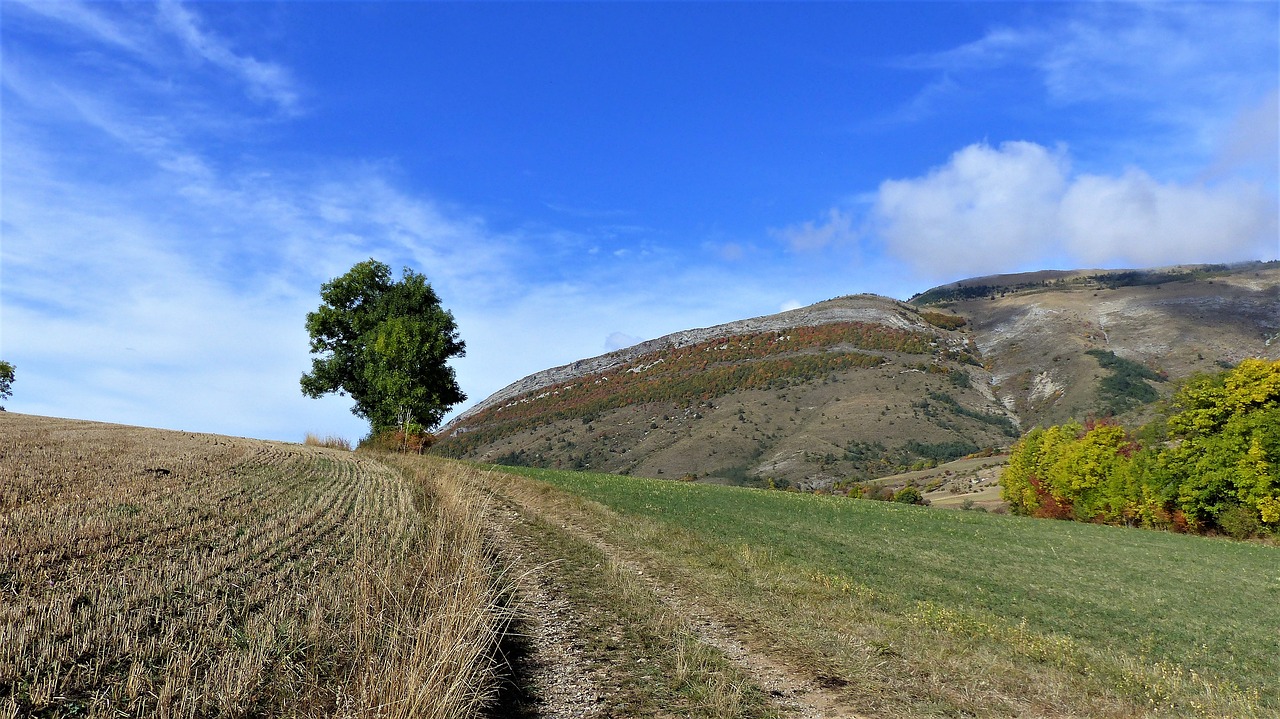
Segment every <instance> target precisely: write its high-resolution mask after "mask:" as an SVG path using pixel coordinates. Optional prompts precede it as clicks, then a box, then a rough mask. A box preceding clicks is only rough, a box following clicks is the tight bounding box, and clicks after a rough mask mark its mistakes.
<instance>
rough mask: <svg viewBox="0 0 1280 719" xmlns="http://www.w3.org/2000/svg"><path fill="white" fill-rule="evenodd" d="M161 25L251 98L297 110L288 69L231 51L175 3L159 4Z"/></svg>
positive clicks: (189, 13)
mask: <svg viewBox="0 0 1280 719" xmlns="http://www.w3.org/2000/svg"><path fill="white" fill-rule="evenodd" d="M159 8H160V17H161V18H162V19H163V21H164V22H163V24H164V26H165V27H167V28H168V29H169V30H170V31H171V32H173V34H174V36H175V37H177V38H178V39H179V40H180V41H181V42H182V44H183V46H184V47H185V48H186V49H187V50H188V51H189V52H191V53H193V54H195V55H196V56H197V57H199V58H201V59H203V60H205V61H207V62H209V63H211V64H212V65H214V66H215V67H217V68H220V69H222V70H224V71H226V72H228V73H230V74H231V75H233V76H238V77H239V78H240V79H241V80H243V81H244V83H245V84H246V86H247V87H248V89H249V92H250V93H252V94H253V95H254V96H256V97H258V98H260V99H264V100H268V101H270V102H273V103H275V104H276V105H278V106H279V107H280V109H281V110H283V111H285V112H288V113H292V112H295V111H297V110H298V90H297V88H296V84H295V82H294V80H293V79H292V77H291V76H290V73H289V71H288V70H286V69H285V68H284V67H282V66H280V65H277V64H275V63H271V62H263V61H260V60H258V59H256V58H254V57H251V56H249V55H245V54H238V53H236V52H235V51H233V50H232V49H231V47H230V46H229V45H228V43H227V41H226V40H225V39H223V38H220V37H218V36H217V35H215V34H213V33H211V32H209V31H207V30H205V29H204V28H202V27H201V23H200V20H199V18H197V17H196V15H195V14H194V13H192V12H190V11H188V10H187V9H186V8H185V7H183V6H182V5H181V4H179V3H178V2H176V1H175V0H163V2H161V3H160V6H159Z"/></svg>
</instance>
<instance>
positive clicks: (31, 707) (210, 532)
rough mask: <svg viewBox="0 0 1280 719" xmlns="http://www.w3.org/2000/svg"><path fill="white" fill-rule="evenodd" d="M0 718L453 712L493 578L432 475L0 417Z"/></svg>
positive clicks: (472, 508) (490, 647) (295, 450)
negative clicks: (1, 459)
mask: <svg viewBox="0 0 1280 719" xmlns="http://www.w3.org/2000/svg"><path fill="white" fill-rule="evenodd" d="M0 458H3V461H0V595H3V597H4V599H3V600H0V717H18V716H23V717H63V716H90V717H122V716H124V717H129V716H161V717H168V716H172V717H194V716H202V717H204V716H208V717H240V716H282V717H303V716H316V717H321V716H323V717H330V716H381V717H409V716H414V717H439V718H441V719H443V718H445V717H460V716H471V715H474V713H475V712H476V711H477V710H478V709H479V708H481V707H483V706H484V705H486V704H487V703H488V702H489V701H491V700H492V697H493V693H494V690H495V687H496V686H497V684H498V682H497V673H498V672H499V671H500V664H499V662H498V661H497V657H496V656H495V653H494V650H495V647H496V645H497V639H498V637H499V635H500V634H501V632H502V631H503V629H504V626H503V623H504V621H505V616H506V615H505V613H504V608H503V603H504V597H505V592H506V588H505V587H504V585H503V583H502V580H501V574H500V571H499V569H498V568H497V567H495V565H494V562H493V557H492V555H491V554H489V553H488V551H487V548H486V546H485V544H484V541H483V537H482V536H481V532H480V528H481V526H482V522H481V511H482V508H481V505H480V503H479V500H478V499H477V498H476V496H475V495H474V494H471V493H468V492H467V491H466V490H465V489H463V488H462V487H461V486H460V485H459V483H457V482H453V481H451V478H450V477H449V476H442V475H441V474H427V473H423V472H419V471H417V470H415V469H413V468H402V469H401V470H400V471H397V470H396V469H393V468H391V467H388V466H387V465H385V464H382V463H379V462H376V461H373V460H371V459H370V458H368V457H360V456H356V455H352V454H351V453H349V452H336V451H332V450H328V449H322V448H315V447H305V446H299V445H284V444H276V443H266V442H253V441H251V440H238V439H229V438H225V437H215V436H212V435H191V434H186V433H179V432H160V431H154V430H140V429H136V428H127V427H118V426H112V425H98V424H89V423H76V422H70V421H64V420H50V419H44V418H35V417H21V416H14V415H4V416H0Z"/></svg>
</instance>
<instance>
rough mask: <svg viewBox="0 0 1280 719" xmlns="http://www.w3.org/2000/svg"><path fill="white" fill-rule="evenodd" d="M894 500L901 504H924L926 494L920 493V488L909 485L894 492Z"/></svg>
mask: <svg viewBox="0 0 1280 719" xmlns="http://www.w3.org/2000/svg"><path fill="white" fill-rule="evenodd" d="M893 501H895V502H898V503H900V504H924V496H923V495H921V494H920V490H918V489H916V488H915V487H912V486H910V485H908V486H906V487H903V488H902V489H899V490H898V491H897V492H894V494H893Z"/></svg>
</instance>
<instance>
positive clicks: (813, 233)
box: [771, 207, 858, 252]
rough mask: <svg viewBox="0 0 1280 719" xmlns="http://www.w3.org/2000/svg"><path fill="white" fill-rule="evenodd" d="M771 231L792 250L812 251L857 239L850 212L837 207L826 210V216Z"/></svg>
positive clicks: (854, 242)
mask: <svg viewBox="0 0 1280 719" xmlns="http://www.w3.org/2000/svg"><path fill="white" fill-rule="evenodd" d="M771 232H772V233H773V235H774V236H775V237H777V238H779V239H781V240H782V241H783V242H785V243H786V245H787V247H788V248H790V249H791V250H792V251H793V252H814V251H817V250H824V249H827V248H829V247H832V246H839V245H854V244H856V243H857V241H858V232H857V230H856V229H855V228H854V226H853V215H852V213H850V212H848V211H846V210H843V209H840V208H837V207H833V208H831V209H829V210H827V214H826V217H824V218H822V219H821V220H818V221H816V222H814V221H806V222H801V223H797V224H794V225H789V226H787V227H784V228H781V229H775V230H772V231H771Z"/></svg>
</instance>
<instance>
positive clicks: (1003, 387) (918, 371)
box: [436, 262, 1280, 489]
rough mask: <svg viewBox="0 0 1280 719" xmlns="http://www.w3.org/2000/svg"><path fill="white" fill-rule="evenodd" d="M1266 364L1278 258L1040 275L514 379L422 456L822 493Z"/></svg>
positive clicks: (1135, 408)
mask: <svg viewBox="0 0 1280 719" xmlns="http://www.w3.org/2000/svg"><path fill="white" fill-rule="evenodd" d="M1251 356H1261V357H1268V358H1272V359H1276V358H1280V263H1277V262H1270V263H1249V264H1245V265H1236V266H1231V267H1226V266H1195V267H1175V268H1165V269H1160V270H1147V271H1137V270H1124V271H1093V270H1083V271H1072V272H1060V271H1055V272H1041V273H1027V274H1020V275H1006V276H999V277H989V278H979V279H975V280H966V281H964V282H959V283H953V284H951V285H944V286H942V287H938V288H934V289H932V290H929V291H928V292H925V293H922V294H921V295H918V296H916V297H914V298H912V299H911V301H910V302H899V301H897V300H892V299H889V298H885V297H878V296H875V295H856V296H850V297H841V298H837V299H834V300H829V301H826V302H820V303H818V304H815V305H812V306H810V307H806V308H802V309H798V310H793V311H790V312H783V313H780V314H776V315H769V316H767V317H757V318H753V319H748V320H741V321H738V322H732V323H728V324H724V325H718V326H715V327H709V328H703V329H696V330H689V331H685V332H679V333H675V334H672V335H668V336H666V337H662V338H659V339H656V340H651V341H649V342H645V343H642V344H639V345H636V346H634V347H629V348H627V349H624V350H620V351H617V352H613V353H610V354H606V355H602V356H600V357H595V358H591V359H584V360H581V361H579V362H575V363H573V364H570V365H565V366H563V367H557V368H553V369H549V370H545V371H543V372H539V373H536V374H534V375H530V376H529V377H526V378H524V379H521V380H520V381H518V382H515V383H513V384H512V385H510V386H508V387H506V388H504V389H503V390H501V391H499V392H497V393H495V394H494V395H493V396H491V397H489V398H487V399H486V400H485V401H483V402H481V403H480V404H478V405H476V406H475V407H474V408H472V409H471V410H469V411H468V412H466V413H464V414H463V415H461V416H459V417H458V418H457V419H455V420H454V421H453V422H451V423H450V424H449V425H448V426H446V427H445V428H444V429H443V430H442V431H441V433H440V438H439V441H438V442H437V444H436V451H438V452H440V453H442V454H446V455H450V456H455V457H463V458H467V459H473V460H477V461H484V462H494V463H504V464H523V465H533V466H546V467H562V468H579V469H586V468H590V469H593V470H598V471H606V472H618V473H631V474H636V475H642V476H653V477H667V478H694V479H699V480H705V481H717V482H729V483H735V484H754V485H763V484H767V483H769V482H772V483H773V484H774V485H791V486H797V487H801V488H808V489H814V488H823V487H830V486H832V485H833V484H836V483H840V482H849V481H856V480H864V479H870V478H874V477H879V476H883V475H887V474H893V473H896V472H899V471H902V470H904V469H910V468H913V467H916V468H918V467H923V466H928V465H931V464H934V463H936V462H941V461H946V460H949V459H954V458H956V457H959V456H964V455H967V454H971V453H976V452H980V451H984V450H995V449H1000V448H1004V447H1007V446H1008V445H1009V444H1010V443H1011V442H1012V441H1013V439H1014V438H1015V437H1017V436H1018V435H1019V434H1020V432H1021V431H1022V430H1023V429H1026V428H1029V427H1031V426H1033V425H1035V424H1043V423H1046V422H1057V421H1060V420H1062V419H1065V418H1067V417H1071V416H1075V417H1083V416H1087V415H1091V414H1092V415H1103V414H1117V415H1118V416H1120V417H1121V418H1122V419H1131V420H1137V419H1140V418H1142V417H1144V416H1146V415H1147V414H1148V413H1149V412H1150V405H1151V402H1152V401H1153V400H1154V399H1156V398H1158V397H1161V396H1167V395H1168V393H1169V392H1170V390H1171V386H1170V385H1171V382H1168V381H1166V380H1176V379H1180V378H1182V377H1186V376H1189V375H1191V374H1194V373H1196V372H1200V371H1213V370H1217V369H1220V368H1221V366H1224V365H1230V364H1233V363H1235V362H1238V361H1239V360H1240V359H1243V358H1244V357H1251Z"/></svg>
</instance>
